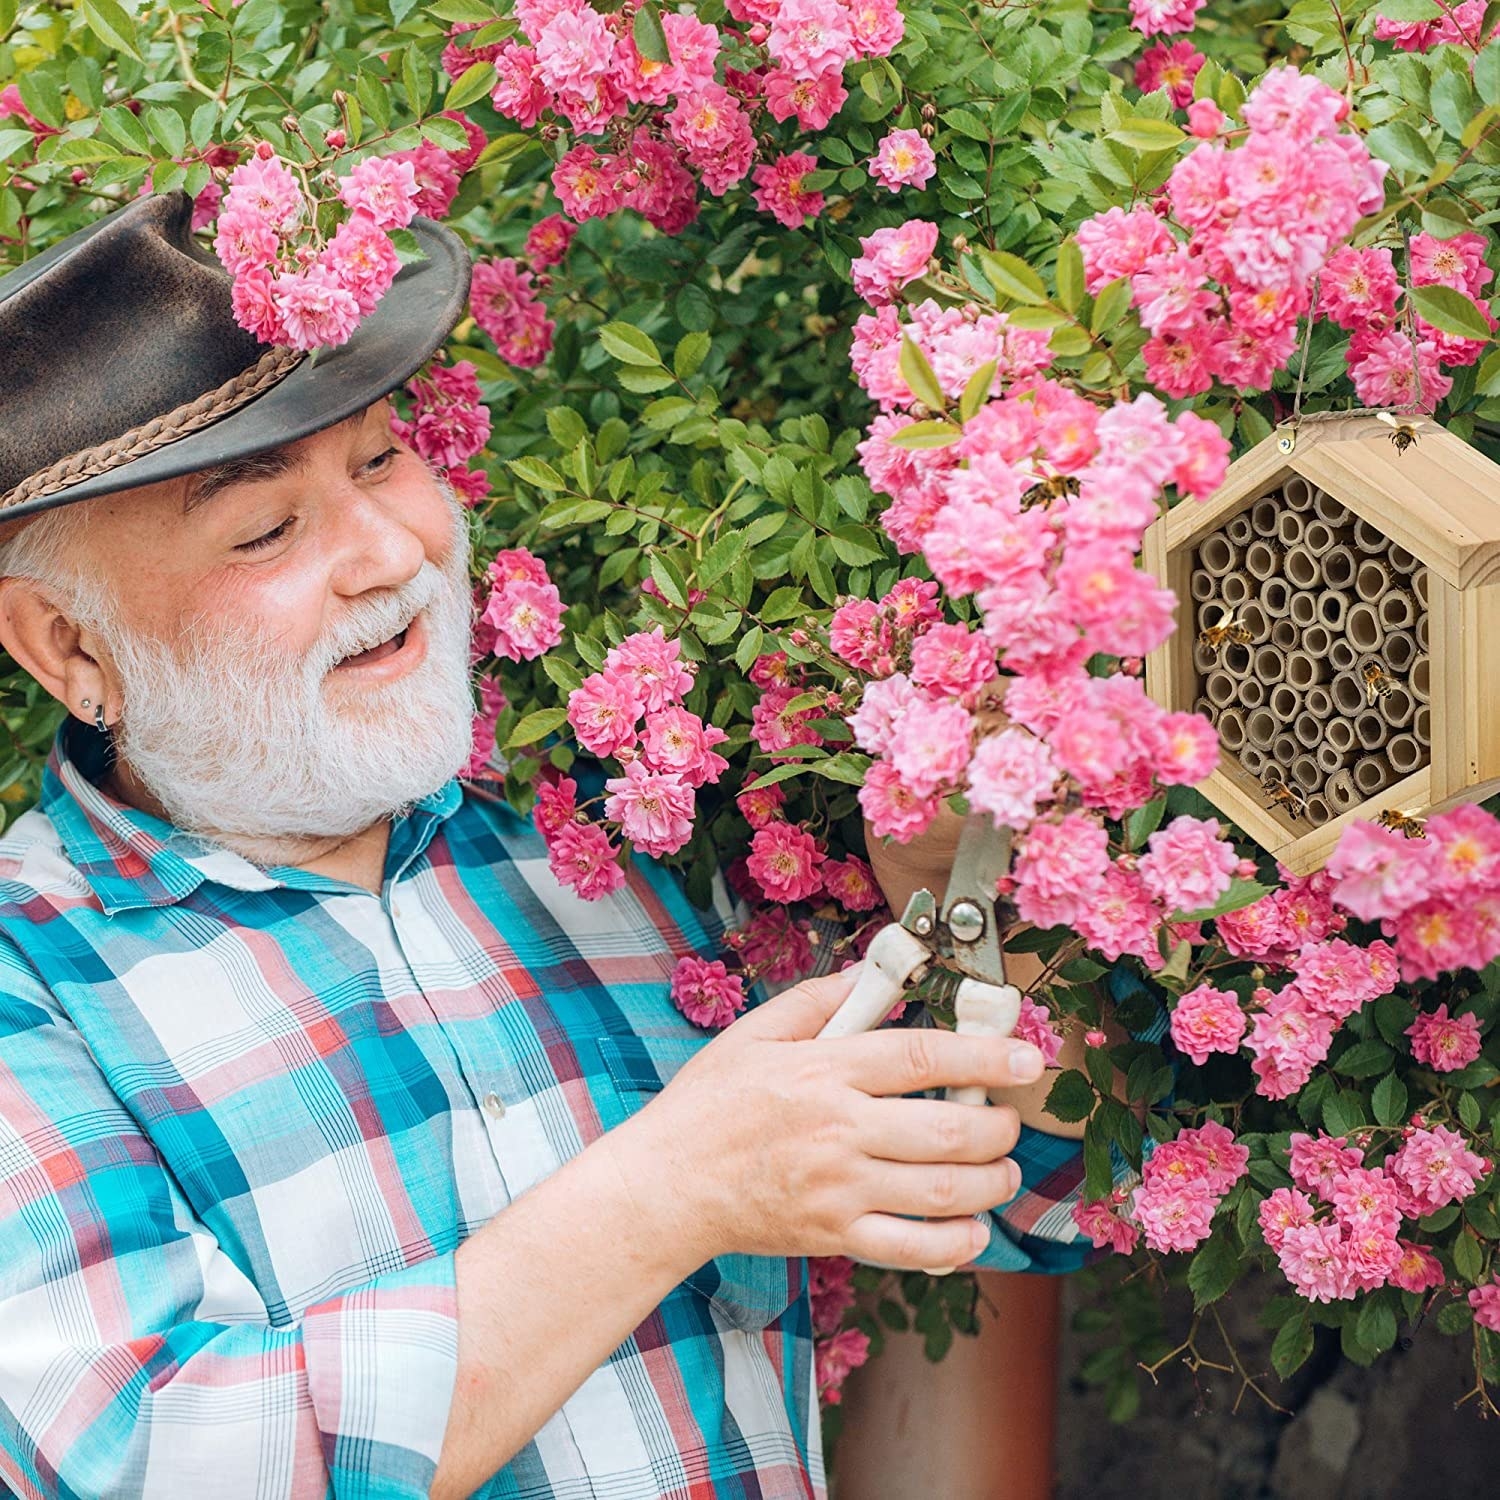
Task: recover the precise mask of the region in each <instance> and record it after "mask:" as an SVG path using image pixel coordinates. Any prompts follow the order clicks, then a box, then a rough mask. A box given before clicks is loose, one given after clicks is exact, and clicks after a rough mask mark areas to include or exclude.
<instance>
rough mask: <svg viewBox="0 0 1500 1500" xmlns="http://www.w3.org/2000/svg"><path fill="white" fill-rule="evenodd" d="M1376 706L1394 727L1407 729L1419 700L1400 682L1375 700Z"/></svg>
mask: <svg viewBox="0 0 1500 1500" xmlns="http://www.w3.org/2000/svg"><path fill="white" fill-rule="evenodd" d="M1375 707H1376V709H1377V710H1379V713H1380V717H1381V718H1382V719H1384V720H1385V722H1386V723H1387V724H1389V725H1390V726H1391V728H1392V729H1405V728H1406V726H1407V725H1408V724H1410V723H1411V721H1412V718H1413V717H1414V716H1415V714H1416V712H1417V700H1416V698H1415V697H1413V695H1412V694H1411V693H1410V692H1409V691H1408V690H1407V689H1406V688H1404V687H1403V686H1402V685H1401V684H1400V683H1399V682H1398V683H1395V684H1394V685H1393V686H1391V687H1388V688H1387V689H1386V690H1385V692H1383V693H1382V694H1381V695H1380V697H1378V698H1377V699H1376V700H1375Z"/></svg>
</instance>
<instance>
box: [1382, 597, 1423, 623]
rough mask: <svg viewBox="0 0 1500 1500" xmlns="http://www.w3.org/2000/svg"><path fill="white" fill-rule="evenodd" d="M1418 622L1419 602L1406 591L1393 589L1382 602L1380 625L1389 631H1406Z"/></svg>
mask: <svg viewBox="0 0 1500 1500" xmlns="http://www.w3.org/2000/svg"><path fill="white" fill-rule="evenodd" d="M1416 620H1417V601H1416V600H1415V599H1413V598H1412V596H1411V595H1410V594H1409V593H1407V591H1406V590H1405V589H1392V590H1391V591H1390V592H1389V593H1388V594H1387V595H1386V596H1385V597H1384V598H1383V599H1382V600H1381V601H1380V623H1381V624H1382V625H1383V626H1385V628H1386V629H1387V630H1405V629H1406V628H1407V626H1409V625H1414V624H1416Z"/></svg>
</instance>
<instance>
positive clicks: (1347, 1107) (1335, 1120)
mask: <svg viewBox="0 0 1500 1500" xmlns="http://www.w3.org/2000/svg"><path fill="white" fill-rule="evenodd" d="M1364 1123H1365V1112H1364V1108H1363V1103H1362V1101H1361V1100H1360V1097H1359V1095H1358V1094H1355V1093H1352V1092H1351V1091H1350V1090H1348V1089H1345V1090H1343V1091H1342V1092H1341V1093H1337V1094H1333V1095H1331V1096H1330V1097H1329V1098H1328V1099H1326V1100H1324V1102H1323V1126H1324V1128H1325V1129H1326V1130H1327V1131H1328V1133H1329V1135H1348V1134H1349V1132H1350V1131H1351V1130H1357V1129H1358V1128H1359V1127H1360V1126H1361V1125H1363V1124H1364Z"/></svg>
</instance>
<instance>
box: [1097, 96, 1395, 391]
mask: <svg viewBox="0 0 1500 1500" xmlns="http://www.w3.org/2000/svg"><path fill="white" fill-rule="evenodd" d="M1209 108H1210V109H1211V110H1213V111H1214V113H1215V114H1217V109H1216V107H1215V106H1212V105H1210V106H1209ZM1200 113H1202V112H1200ZM1242 114H1243V117H1244V122H1245V125H1246V126H1247V127H1248V128H1247V129H1246V131H1245V132H1244V133H1243V137H1242V139H1240V140H1239V142H1238V143H1237V144H1234V145H1230V144H1229V143H1228V142H1226V141H1223V140H1218V139H1208V140H1203V141H1200V142H1199V143H1198V144H1197V145H1196V146H1195V147H1194V148H1193V149H1192V150H1191V151H1189V152H1188V153H1187V154H1186V155H1185V156H1183V157H1182V159H1181V160H1180V161H1179V162H1178V163H1177V165H1176V166H1175V167H1174V168H1173V170H1172V175H1171V177H1170V179H1169V180H1168V182H1167V186H1166V189H1165V193H1164V195H1163V198H1162V200H1161V205H1160V206H1161V209H1162V212H1161V213H1158V212H1157V211H1156V209H1155V208H1153V207H1148V206H1141V207H1137V208H1133V209H1130V210H1129V211H1127V210H1125V209H1121V208H1111V209H1109V210H1107V211H1106V212H1105V213H1102V214H1097V215H1095V216H1094V217H1093V218H1092V219H1089V220H1087V221H1086V222H1085V223H1084V224H1083V225H1081V226H1080V228H1079V230H1078V247H1079V249H1080V250H1081V251H1082V252H1083V258H1084V265H1085V269H1086V274H1087V286H1088V290H1089V291H1090V292H1098V291H1100V290H1101V289H1102V288H1103V287H1105V286H1106V285H1108V284H1109V283H1110V282H1113V281H1116V280H1118V279H1119V278H1120V277H1122V276H1124V277H1129V278H1130V287H1131V294H1132V299H1133V301H1134V305H1135V307H1136V309H1137V311H1138V313H1139V315H1140V319H1141V322H1142V324H1144V326H1145V327H1146V329H1147V331H1148V332H1149V333H1150V334H1151V338H1150V340H1149V341H1148V342H1147V344H1146V346H1145V348H1144V350H1143V351H1142V354H1143V358H1144V360H1145V363H1146V372H1147V374H1148V375H1149V377H1150V378H1151V380H1152V381H1153V382H1154V383H1155V384H1156V386H1157V387H1158V388H1159V389H1160V390H1162V391H1163V392H1165V393H1166V394H1167V395H1169V396H1173V397H1181V396H1194V395H1198V394H1201V393H1202V392H1204V391H1207V390H1209V389H1210V387H1211V386H1212V385H1213V383H1214V381H1215V380H1219V381H1221V382H1222V383H1223V384H1225V385H1228V386H1232V387H1234V388H1235V389H1236V390H1242V391H1244V390H1266V389H1268V388H1269V386H1270V383H1271V377H1272V375H1274V374H1275V372H1276V371H1277V370H1279V369H1280V368H1281V367H1282V366H1283V365H1284V364H1286V362H1287V360H1288V358H1289V357H1290V355H1291V354H1292V352H1293V350H1294V349H1295V347H1296V343H1297V325H1298V319H1299V318H1300V317H1301V316H1302V315H1303V314H1304V313H1306V312H1307V311H1308V309H1309V307H1310V306H1311V303H1312V296H1313V285H1314V282H1315V280H1316V278H1317V276H1318V273H1319V272H1320V271H1321V270H1322V268H1323V266H1324V265H1325V263H1326V262H1327V261H1328V260H1329V258H1330V257H1331V256H1332V255H1333V254H1334V253H1335V252H1336V251H1337V250H1338V249H1339V247H1340V246H1341V245H1342V244H1343V242H1344V240H1345V239H1346V238H1347V237H1348V235H1349V233H1350V231H1351V230H1352V229H1353V228H1354V226H1355V224H1356V222H1357V221H1358V220H1359V218H1360V216H1361V215H1362V214H1368V213H1371V212H1373V211H1375V210H1376V209H1378V208H1380V207H1381V205H1382V204H1383V203H1384V201H1385V193H1384V186H1383V184H1384V178H1385V173H1386V166H1385V163H1384V162H1380V161H1377V160H1375V159H1374V158H1372V157H1371V155H1370V153H1369V151H1368V149H1367V148H1366V146H1365V143H1364V141H1363V139H1362V138H1361V137H1360V136H1358V135H1357V134H1355V133H1354V132H1353V131H1352V130H1349V129H1346V128H1344V127H1345V125H1346V122H1347V119H1348V115H1349V103H1348V101H1347V100H1346V99H1345V98H1344V97H1343V95H1342V94H1339V93H1336V92H1335V91H1334V90H1333V89H1331V88H1329V87H1328V86H1327V85H1326V84H1323V83H1320V82H1319V81H1318V80H1317V79H1315V78H1311V77H1307V76H1305V75H1303V74H1301V73H1299V72H1298V71H1297V70H1296V69H1295V68H1278V69H1275V70H1274V71H1272V72H1271V73H1268V74H1267V75H1266V76H1265V77H1264V78H1263V79H1262V80H1261V81H1260V82H1259V83H1258V84H1257V85H1256V86H1255V88H1254V89H1253V90H1252V91H1251V93H1250V96H1249V97H1248V98H1247V99H1246V101H1245V103H1244V106H1243V109H1242ZM1218 118H1219V120H1220V121H1222V116H1219V117H1218ZM1194 128H1195V131H1203V132H1206V133H1207V134H1209V135H1214V134H1216V133H1217V130H1218V127H1217V125H1216V124H1215V122H1214V121H1212V120H1210V121H1208V122H1207V124H1205V123H1204V121H1203V120H1202V119H1198V120H1195V121H1194ZM1164 215H1165V216H1169V217H1170V221H1171V222H1172V223H1175V224H1176V225H1178V226H1179V227H1180V228H1181V229H1182V230H1184V231H1185V232H1186V236H1187V238H1186V239H1185V240H1180V239H1178V238H1177V236H1176V235H1174V234H1173V232H1172V229H1171V228H1170V227H1169V223H1168V218H1167V217H1165V216H1164Z"/></svg>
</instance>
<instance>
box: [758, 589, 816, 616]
mask: <svg viewBox="0 0 1500 1500" xmlns="http://www.w3.org/2000/svg"><path fill="white" fill-rule="evenodd" d="M806 612H807V607H806V604H805V601H804V599H803V594H802V590H801V589H800V588H798V587H797V586H796V585H795V584H790V583H787V584H783V585H782V586H781V587H780V588H779V589H777V590H776V591H775V593H773V594H772V595H771V597H770V598H769V599H767V600H766V602H765V603H764V604H763V605H761V607H760V617H761V619H763V620H768V621H771V622H775V621H777V620H795V619H796V618H797V617H798V616H799V615H803V614H806Z"/></svg>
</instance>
